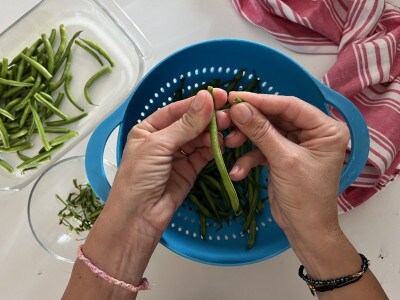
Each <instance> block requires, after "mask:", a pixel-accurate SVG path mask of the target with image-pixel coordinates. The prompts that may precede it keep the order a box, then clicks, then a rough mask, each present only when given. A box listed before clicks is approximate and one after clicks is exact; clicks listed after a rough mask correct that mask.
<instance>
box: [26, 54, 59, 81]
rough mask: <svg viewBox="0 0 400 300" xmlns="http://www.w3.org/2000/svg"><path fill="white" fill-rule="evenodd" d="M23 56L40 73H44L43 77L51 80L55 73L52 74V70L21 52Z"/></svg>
mask: <svg viewBox="0 0 400 300" xmlns="http://www.w3.org/2000/svg"><path fill="white" fill-rule="evenodd" d="M21 57H22V59H23V60H25V61H26V62H27V63H29V64H30V65H31V67H32V68H35V69H36V70H37V71H38V72H39V73H40V74H42V75H43V77H44V78H46V79H47V80H50V79H51V78H53V75H51V74H50V72H49V71H48V70H47V69H46V68H45V67H43V66H42V65H41V64H40V63H38V62H37V61H35V60H33V59H32V58H30V57H29V56H26V55H25V54H23V53H21Z"/></svg>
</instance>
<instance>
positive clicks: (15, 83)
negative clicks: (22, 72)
mask: <svg viewBox="0 0 400 300" xmlns="http://www.w3.org/2000/svg"><path fill="white" fill-rule="evenodd" d="M0 84H1V85H10V86H18V87H27V86H33V83H28V82H20V81H15V80H9V79H3V78H0Z"/></svg>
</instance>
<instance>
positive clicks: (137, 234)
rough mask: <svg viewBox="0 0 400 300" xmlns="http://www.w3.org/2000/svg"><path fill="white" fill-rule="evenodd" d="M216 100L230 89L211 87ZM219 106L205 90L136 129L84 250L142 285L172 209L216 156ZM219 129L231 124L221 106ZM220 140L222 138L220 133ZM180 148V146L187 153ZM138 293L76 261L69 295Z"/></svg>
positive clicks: (120, 275) (126, 295)
mask: <svg viewBox="0 0 400 300" xmlns="http://www.w3.org/2000/svg"><path fill="white" fill-rule="evenodd" d="M214 96H215V106H216V107H217V108H220V107H222V106H223V105H224V104H225V103H226V99H227V95H226V92H225V91H223V90H220V89H215V90H214ZM213 109H214V104H213V99H212V97H211V94H210V93H208V92H207V91H201V92H199V93H198V94H197V95H196V96H195V97H192V98H189V99H186V100H182V101H179V102H176V103H173V104H170V105H168V106H166V107H163V108H161V109H160V110H158V111H156V112H155V113H153V114H152V115H150V116H149V117H148V118H146V119H145V120H143V121H142V122H141V123H140V124H138V125H136V126H135V127H133V128H132V130H131V132H130V133H129V135H128V137H127V142H126V145H125V149H124V153H123V157H122V161H121V165H120V167H119V169H118V172H117V175H116V177H115V180H114V183H113V186H112V189H111V192H110V195H109V197H108V199H107V203H106V205H105V207H104V209H103V211H102V213H101V214H100V216H99V217H98V219H97V221H96V223H95V224H94V226H93V228H92V229H91V231H90V234H89V236H88V238H87V240H86V242H85V244H84V246H83V253H84V254H85V256H87V257H88V258H89V259H90V260H91V261H92V262H93V264H94V265H96V266H97V267H99V268H100V269H102V270H104V271H105V272H106V273H108V274H109V275H111V276H113V277H114V278H117V279H119V280H123V281H125V282H128V283H130V284H133V285H135V286H137V285H138V284H139V283H140V281H141V278H142V276H143V273H144V270H145V268H146V266H147V263H148V261H149V259H150V257H151V255H152V253H153V251H154V249H155V247H156V245H157V244H158V242H159V240H160V238H161V235H162V233H163V231H164V230H165V228H166V227H167V226H168V223H169V222H170V220H171V218H172V216H173V214H174V212H175V210H176V209H177V208H178V206H179V205H181V203H182V201H183V200H184V199H185V197H186V195H187V194H188V193H189V191H190V189H191V188H192V186H193V184H194V181H195V179H196V176H197V174H198V173H199V172H200V171H201V169H202V168H203V167H204V166H205V165H206V164H207V163H208V161H209V160H210V159H212V158H213V154H212V151H211V144H210V137H209V132H208V125H209V123H210V120H211V116H212V111H213ZM217 118H218V124H219V129H220V130H223V129H225V128H227V127H228V126H229V124H230V120H229V116H228V114H227V113H226V112H222V111H221V112H218V113H217ZM220 142H221V143H222V137H221V140H220ZM180 150H183V152H184V153H187V154H188V155H186V154H183V153H182V152H181V151H180ZM125 298H126V299H134V298H135V295H132V293H131V292H129V291H127V290H125V289H122V288H121V287H118V286H115V285H111V284H109V283H107V282H105V281H104V280H103V279H101V278H98V277H97V276H95V275H94V274H93V273H91V272H90V270H89V269H88V268H87V267H86V266H85V265H83V263H82V262H81V261H77V262H76V263H75V266H74V270H73V273H72V276H71V279H70V282H69V285H68V287H67V289H66V291H65V294H64V299H125Z"/></svg>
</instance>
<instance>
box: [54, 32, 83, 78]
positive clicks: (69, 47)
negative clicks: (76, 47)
mask: <svg viewBox="0 0 400 300" xmlns="http://www.w3.org/2000/svg"><path fill="white" fill-rule="evenodd" d="M81 33H82V30H81V31H78V32H76V33H75V34H74V35H73V37H72V38H71V40H70V41H69V43H68V45H67V47H66V48H65V51H64V54H63V55H62V57H61V58H60V59H59V61H58V63H57V64H56V67H55V69H54V72H57V70H58V69H59V68H60V67H61V65H62V64H63V62H64V60H65V59H66V58H67V56H68V54H69V52H70V51H71V47H72V44H73V43H74V41H75V40H76V38H77V37H78V36H79V35H80V34H81Z"/></svg>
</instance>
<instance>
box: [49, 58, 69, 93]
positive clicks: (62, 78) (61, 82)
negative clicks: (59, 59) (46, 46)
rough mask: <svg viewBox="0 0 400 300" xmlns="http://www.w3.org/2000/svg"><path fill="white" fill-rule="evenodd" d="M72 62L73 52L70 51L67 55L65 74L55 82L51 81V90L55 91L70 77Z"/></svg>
mask: <svg viewBox="0 0 400 300" xmlns="http://www.w3.org/2000/svg"><path fill="white" fill-rule="evenodd" d="M71 63H72V52H70V53H69V54H68V56H67V61H66V62H65V67H64V71H63V74H62V75H61V78H60V79H59V80H58V81H57V82H55V83H52V82H51V83H50V85H49V89H50V91H55V90H56V89H58V88H59V87H60V86H62V84H63V83H64V82H65V80H66V79H67V77H68V74H69V70H70V68H71Z"/></svg>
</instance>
